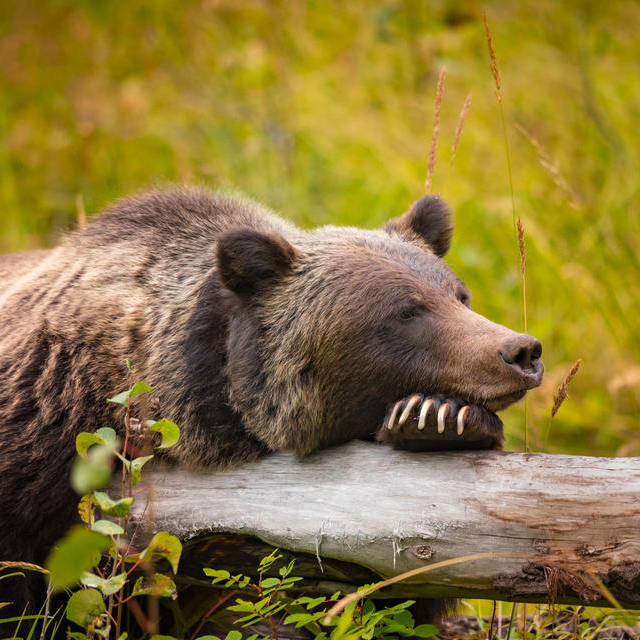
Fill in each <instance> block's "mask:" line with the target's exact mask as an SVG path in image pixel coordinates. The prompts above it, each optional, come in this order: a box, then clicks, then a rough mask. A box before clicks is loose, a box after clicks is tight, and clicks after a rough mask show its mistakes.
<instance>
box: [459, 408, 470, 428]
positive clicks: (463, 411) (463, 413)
mask: <svg viewBox="0 0 640 640" xmlns="http://www.w3.org/2000/svg"><path fill="white" fill-rule="evenodd" d="M467 413H469V405H465V406H464V407H462V409H460V411H458V435H459V436H461V435H462V432H463V431H464V419H465V418H466V417H467Z"/></svg>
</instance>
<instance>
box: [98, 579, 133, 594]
mask: <svg viewBox="0 0 640 640" xmlns="http://www.w3.org/2000/svg"><path fill="white" fill-rule="evenodd" d="M126 583H127V574H126V573H119V574H117V575H115V576H113V577H112V578H109V579H108V580H105V583H104V584H103V585H102V587H100V591H102V593H103V594H104V595H105V596H110V595H113V594H114V593H118V591H120V590H121V589H122V587H124V585H125V584H126Z"/></svg>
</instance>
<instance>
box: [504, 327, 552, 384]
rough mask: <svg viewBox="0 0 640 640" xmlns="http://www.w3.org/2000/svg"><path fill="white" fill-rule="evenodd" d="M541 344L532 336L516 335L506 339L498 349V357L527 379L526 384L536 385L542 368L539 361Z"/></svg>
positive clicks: (540, 376) (539, 380)
mask: <svg viewBox="0 0 640 640" xmlns="http://www.w3.org/2000/svg"><path fill="white" fill-rule="evenodd" d="M541 355H542V345H541V344H540V341H539V340H536V338H534V337H532V336H526V335H518V336H517V337H515V338H512V339H510V340H508V341H507V342H506V343H505V344H504V345H503V346H502V349H501V351H500V357H501V358H502V359H503V360H504V362H505V363H506V364H508V365H509V366H510V367H511V368H512V369H514V370H515V371H516V372H517V373H519V374H520V375H522V376H524V377H525V378H526V379H527V386H529V385H531V386H538V385H539V384H540V382H541V381H542V374H543V372H544V368H543V366H542V362H541V361H540V356H541Z"/></svg>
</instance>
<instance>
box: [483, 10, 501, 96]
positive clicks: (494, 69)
mask: <svg viewBox="0 0 640 640" xmlns="http://www.w3.org/2000/svg"><path fill="white" fill-rule="evenodd" d="M482 20H483V21H484V30H485V33H486V35H487V46H488V47H489V60H490V62H489V64H490V66H491V75H492V76H493V81H494V82H495V83H496V98H497V100H498V102H502V82H501V81H500V69H498V61H497V60H496V52H495V51H494V50H493V40H492V39H491V31H489V21H488V20H487V14H486V13H485V12H483V13H482Z"/></svg>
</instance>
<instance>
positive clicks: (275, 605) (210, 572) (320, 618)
mask: <svg viewBox="0 0 640 640" xmlns="http://www.w3.org/2000/svg"><path fill="white" fill-rule="evenodd" d="M281 558H282V555H280V554H278V550H277V549H275V550H274V551H273V552H272V553H271V554H269V555H268V556H266V557H265V558H263V559H262V560H261V562H260V564H259V566H258V580H257V581H256V582H255V583H253V582H252V581H251V577H250V576H245V575H242V574H238V575H234V576H232V575H231V574H230V573H229V572H228V571H226V570H224V569H210V568H205V569H203V571H204V573H205V575H206V576H208V577H210V578H212V580H211V583H212V584H219V585H222V586H224V587H225V588H227V589H234V590H236V591H241V592H243V597H237V598H236V599H235V604H233V605H230V606H228V607H227V611H231V612H233V613H234V614H235V617H234V625H237V626H240V628H245V627H249V626H253V625H256V624H257V623H260V622H267V623H268V624H269V626H270V628H271V629H273V630H274V634H275V633H276V630H277V629H278V628H279V627H280V626H281V625H293V626H295V628H296V629H299V628H301V627H304V628H305V629H307V630H308V631H310V632H312V633H313V634H314V637H315V640H338V639H347V638H348V639H353V640H356V639H357V638H364V639H365V640H372V639H373V638H385V639H388V640H391V639H397V638H404V637H419V638H432V637H435V635H436V634H437V631H438V630H437V629H436V627H434V626H433V625H418V626H415V622H414V619H413V616H412V615H411V612H410V611H408V607H410V606H411V605H412V604H413V603H414V601H413V600H407V601H406V602H403V603H400V604H398V605H395V606H392V607H384V608H382V609H376V605H375V604H374V602H373V601H371V600H364V601H362V602H359V603H352V604H350V605H348V606H347V607H346V608H345V610H344V612H343V613H342V614H341V615H340V616H339V617H338V618H334V619H333V620H331V621H330V622H328V621H327V620H326V617H327V613H328V610H329V607H330V606H331V605H332V604H333V603H335V601H336V600H337V599H338V597H339V595H340V593H339V592H336V593H334V594H333V595H332V596H331V597H328V598H326V597H324V596H318V597H315V598H313V597H310V596H297V597H296V596H290V595H289V594H288V591H289V590H290V589H291V588H292V587H293V586H294V585H295V583H296V582H298V581H299V580H302V578H299V577H295V576H292V575H291V574H292V572H293V569H294V561H293V560H292V561H291V562H289V563H288V564H286V565H283V566H281V567H279V569H278V571H277V577H276V576H268V577H266V574H267V573H269V572H270V571H271V570H272V569H273V567H274V565H275V564H276V563H277V561H278V560H280V559H281ZM363 588H366V587H363ZM245 593H246V595H244V594H245ZM236 633H238V632H236ZM228 637H229V636H227V638H228ZM236 637H237V638H241V637H242V636H241V635H238V636H236ZM251 637H252V638H255V636H251ZM206 638H214V639H215V640H220V638H218V637H217V636H206Z"/></svg>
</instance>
